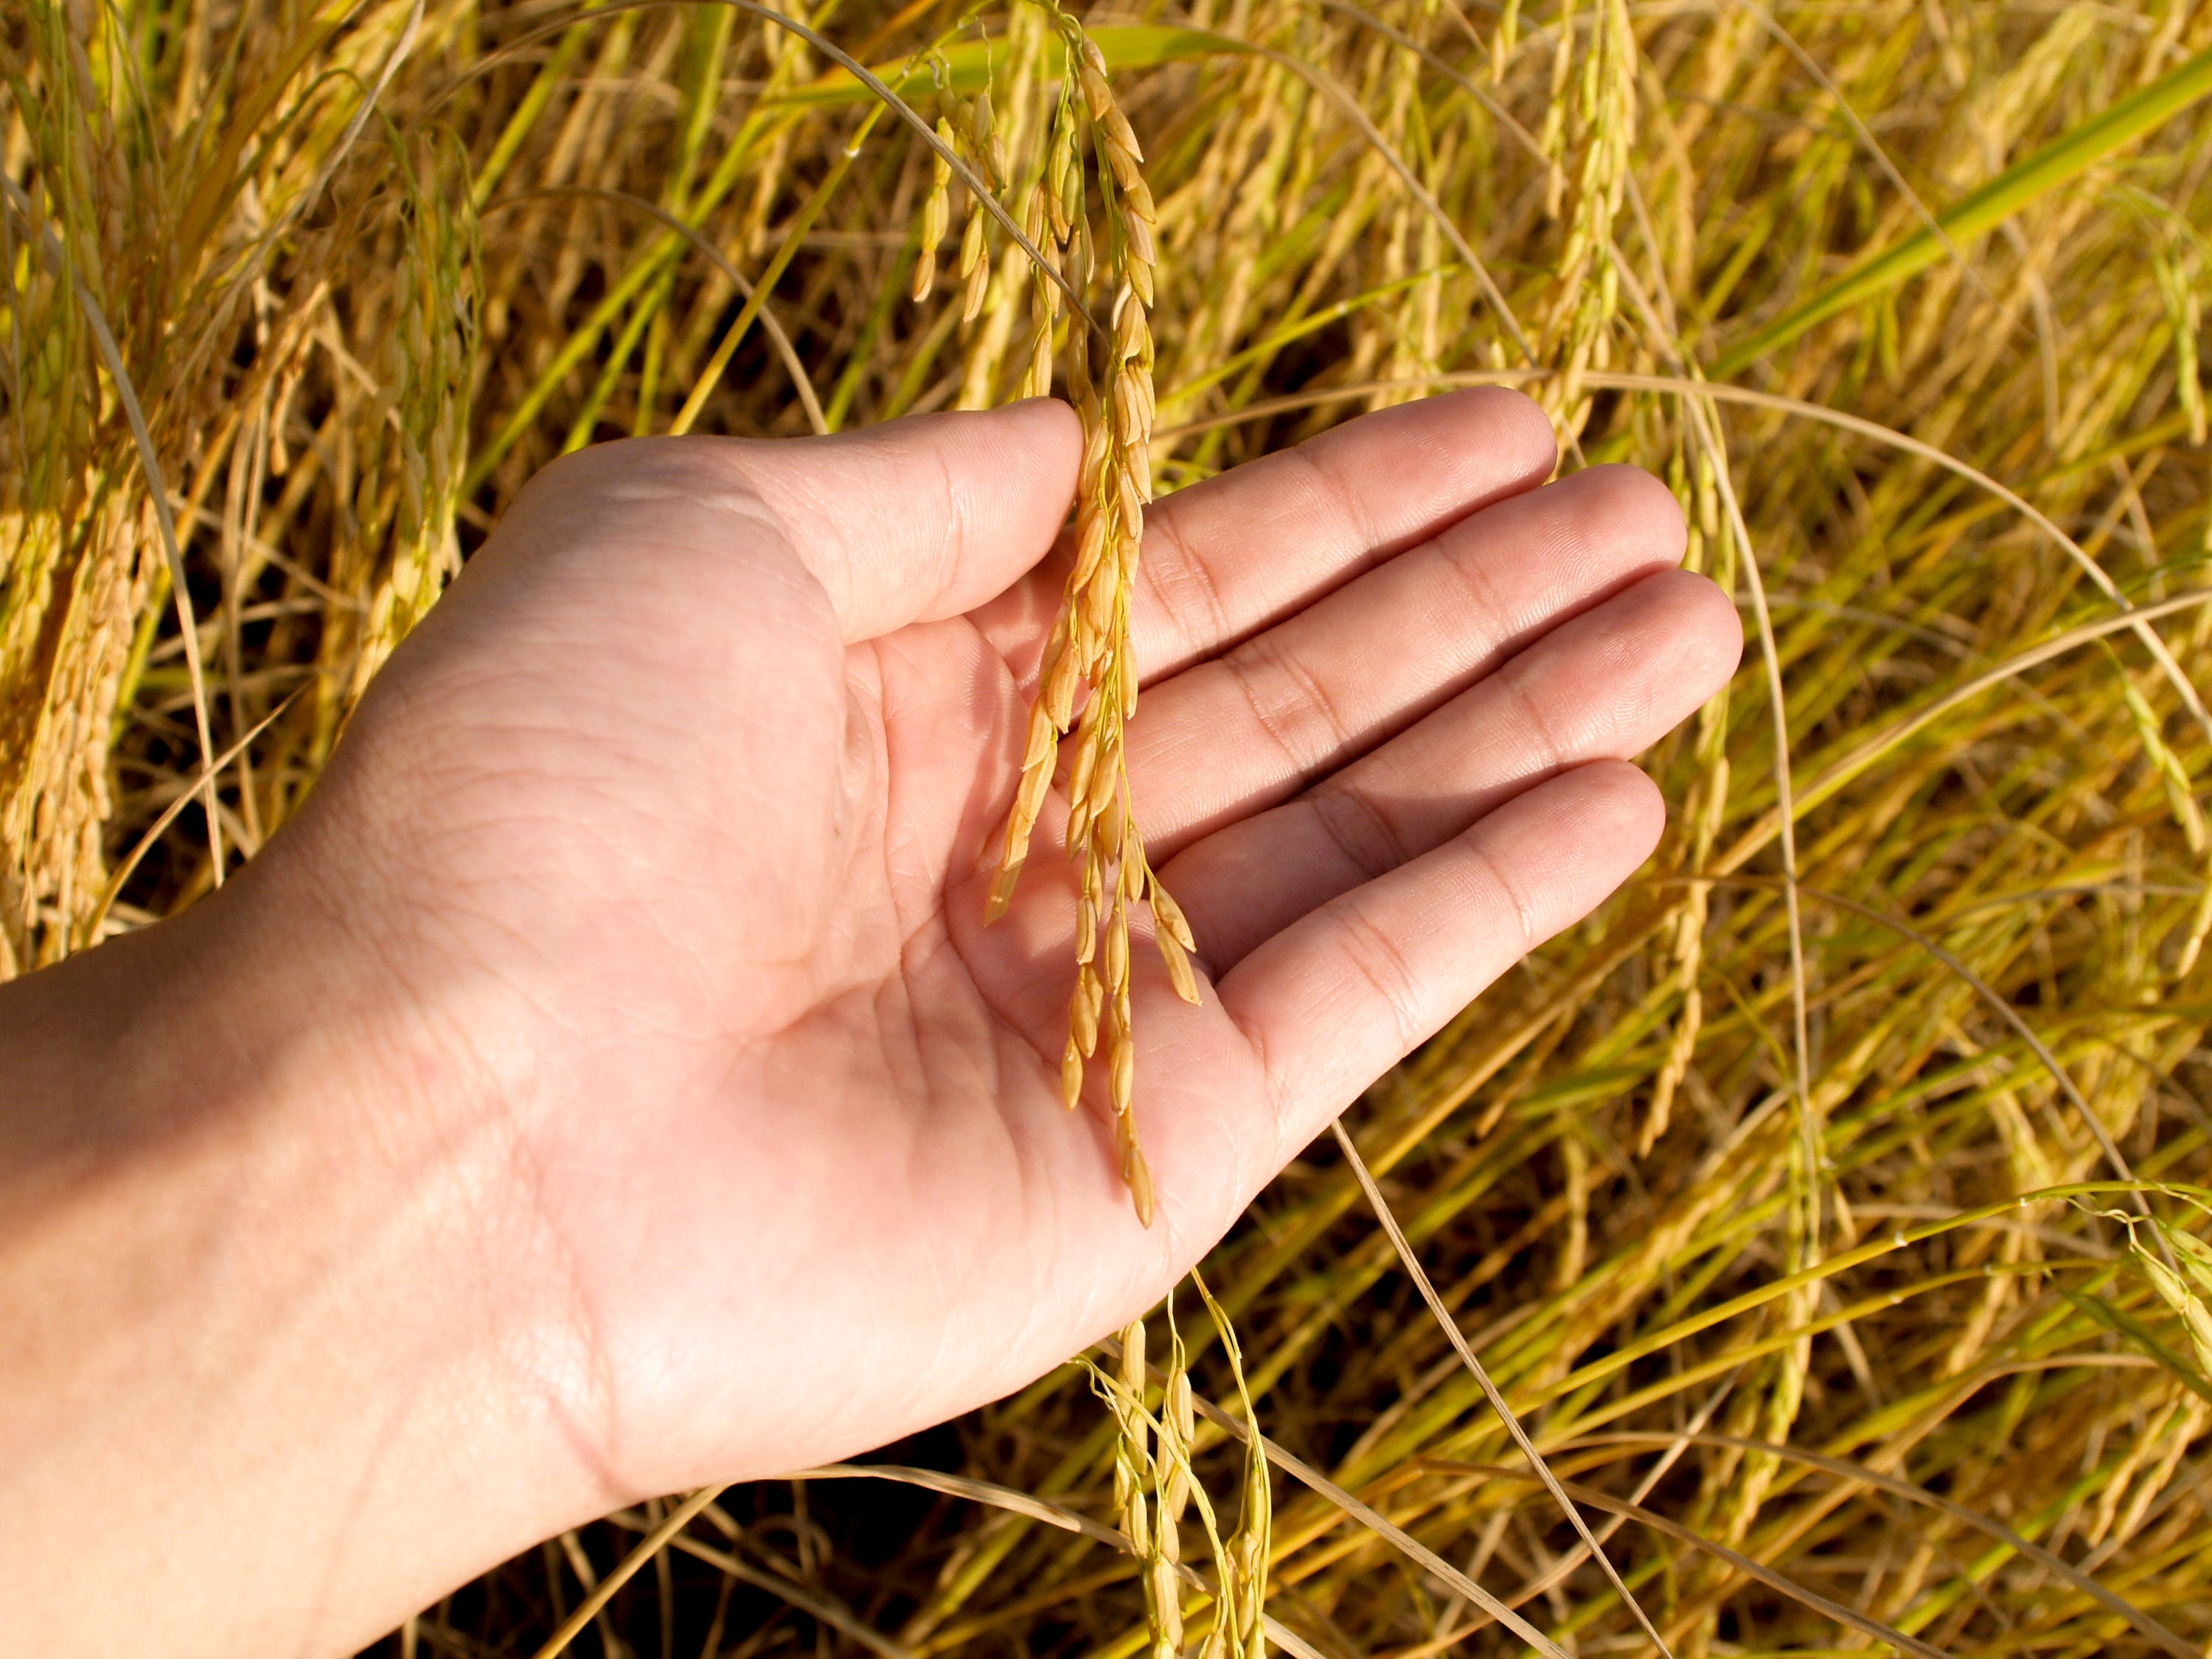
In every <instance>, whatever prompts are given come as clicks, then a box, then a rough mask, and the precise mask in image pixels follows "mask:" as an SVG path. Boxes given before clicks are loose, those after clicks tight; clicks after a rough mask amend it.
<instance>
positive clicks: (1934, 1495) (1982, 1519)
mask: <svg viewBox="0 0 2212 1659" xmlns="http://www.w3.org/2000/svg"><path fill="white" fill-rule="evenodd" d="M1677 1438H1678V1437H1675V1436H1670V1435H1658V1434H1635V1433H1628V1434H1625V1433H1609V1434H1600V1435H1592V1436H1590V1437H1589V1438H1588V1439H1587V1440H1583V1441H1578V1442H1577V1444H1578V1445H1624V1446H1626V1445H1665V1446H1672V1445H1674V1443H1676V1440H1677ZM1680 1438H1686V1439H1689V1440H1692V1441H1694V1442H1696V1443H1699V1444H1700V1445H1711V1446H1721V1447H1725V1448H1727V1449H1730V1450H1734V1451H1756V1452H1764V1453H1766V1454H1768V1455H1771V1456H1774V1457H1778V1458H1783V1459H1785V1460H1787V1461H1788V1462H1792V1463H1802V1464H1803V1465H1804V1466H1805V1467H1806V1468H1814V1469H1819V1470H1820V1471H1821V1472H1823V1473H1824V1474H1832V1475H1834V1476H1835V1477H1836V1478H1837V1479H1838V1480H1848V1481H1850V1482H1852V1483H1854V1484H1856V1485H1862V1486H1872V1487H1874V1488H1875V1489H1876V1490H1877V1491H1881V1492H1887V1493H1889V1494H1890V1495H1891V1496H1892V1497H1893V1498H1904V1499H1905V1501H1906V1502H1908V1503H1912V1504H1924V1505H1925V1506H1927V1507H1928V1508H1929V1509H1936V1510H1942V1511H1943V1513H1944V1514H1946V1515H1948V1516H1951V1517H1952V1518H1953V1519H1954V1520H1956V1521H1960V1522H1964V1523H1965V1524H1966V1525H1967V1526H1970V1527H1972V1528H1974V1529H1975V1530H1976V1531H1977V1532H1982V1533H1986V1534H1989V1536H1990V1537H1991V1538H1994V1539H1996V1541H1998V1542H1999V1543H2001V1544H2002V1545H2004V1547H2006V1548H2008V1549H2010V1550H2015V1551H2017V1552H2018V1553H2020V1554H2021V1555H2022V1556H2025V1557H2026V1558H2027V1559H2028V1560H2031V1561H2033V1562H2034V1563H2035V1565H2037V1566H2039V1567H2041V1568H2042V1569H2043V1570H2044V1571H2045V1572H2048V1573H2050V1574H2051V1575H2053V1576H2054V1577H2058V1578H2063V1579H2064V1580H2065V1581H2066V1583H2069V1584H2070V1585H2071V1586H2073V1588H2074V1589H2077V1590H2079V1591H2081V1594H2082V1595H2086V1596H2087V1597H2089V1599H2090V1600H2092V1601H2095V1602H2096V1603H2097V1604H2098V1605H2099V1606H2100V1607H2104V1608H2106V1610H2108V1611H2110V1612H2112V1613H2118V1614H2119V1616H2120V1617H2121V1618H2123V1619H2124V1620H2127V1621H2128V1623H2129V1624H2130V1625H2132V1626H2135V1628H2136V1630H2137V1631H2139V1632H2142V1634H2143V1635H2144V1636H2146V1637H2148V1638H2149V1639H2150V1640H2151V1641H2152V1642H2154V1643H2155V1644H2157V1645H2158V1646H2159V1647H2160V1648H2163V1649H2164V1650H2166V1652H2168V1653H2170V1654H2172V1656H2174V1659H2203V1656H2202V1654H2201V1653H2200V1652H2199V1651H2198V1650H2197V1649H2196V1648H2193V1647H2191V1645H2190V1644H2188V1643H2186V1642H2185V1641H2183V1640H2182V1639H2181V1638H2180V1637H2179V1636H2177V1635H2175V1634H2174V1632H2172V1631H2170V1630H2168V1629H2167V1628H2166V1626H2164V1625H2162V1624H2160V1622H2159V1621H2158V1620H2155V1619H2154V1618H2152V1617H2151V1616H2150V1614H2148V1613H2145V1612H2144V1611H2143V1610H2142V1608H2141V1607H2136V1605H2135V1604H2134V1603H2133V1602H2131V1601H2128V1600H2127V1599H2126V1598H2124V1597H2123V1596H2119V1595H2114V1594H2113V1593H2112V1591H2111V1590H2109V1589H2106V1587H2105V1586H2104V1585H2102V1584H2100V1583H2098V1582H2097V1581H2096V1580H2095V1579H2094V1578H2092V1577H2089V1575H2088V1574H2087V1573H2085V1572H2083V1571H2080V1570H2079V1569H2078V1568H2076V1567H2074V1566H2071V1565H2069V1564H2068V1563H2066V1562H2065V1561H2063V1560H2062V1559H2059V1558H2058V1557H2057V1556H2056V1555H2053V1554H2052V1553H2051V1552H2050V1551H2049V1550H2047V1549H2045V1548H2044V1547H2042V1546H2041V1545H2039V1544H2037V1543H2035V1542H2034V1541H2032V1540H2030V1539H2027V1538H2023V1537H2022V1536H2021V1534H2019V1533H2017V1532H2015V1531H2014V1530H2013V1529H2012V1528H2010V1527H2008V1526H2007V1525H2005V1523H2004V1522H2002V1521H1999V1520H1997V1519H1996V1518H1995V1517H1994V1516H1987V1515H1984V1514H1983V1513H1981V1511H1979V1510H1973V1509H1970V1508H1968V1507H1967V1506H1966V1504H1957V1503H1954V1502H1953V1501H1952V1500H1951V1499H1949V1498H1946V1497H1944V1496H1943V1494H1942V1493H1941V1492H1929V1490H1928V1489H1927V1488H1926V1487H1924V1486H1914V1485H1913V1484H1912V1483H1911V1481H1909V1480H1899V1479H1898V1478H1897V1477H1896V1476H1895V1475H1893V1474H1883V1473H1882V1472H1881V1470H1880V1469H1870V1468H1868V1467H1867V1466H1866V1465H1865V1464H1863V1463H1854V1462H1850V1460H1849V1459H1847V1458H1842V1457H1828V1456H1825V1455H1822V1454H1821V1453H1819V1452H1814V1451H1807V1450H1806V1449H1804V1448H1802V1447H1801V1446H1778V1445H1775V1444H1772V1443H1770V1442H1766V1441H1760V1440H1745V1439H1741V1438H1740V1437H1737V1436H1735V1435H1726V1434H1712V1433H1707V1432H1705V1431H1689V1432H1687V1433H1686V1434H1685V1435H1684V1436H1682V1437H1680ZM1885 1639H1886V1638H1885Z"/></svg>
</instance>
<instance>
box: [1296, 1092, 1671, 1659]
mask: <svg viewBox="0 0 2212 1659" xmlns="http://www.w3.org/2000/svg"><path fill="white" fill-rule="evenodd" d="M1328 1127H1329V1133H1331V1134H1333V1135H1334V1136H1335V1138H1336V1144H1337V1146H1338V1149H1339V1150H1340V1151H1341V1152H1343V1154H1344V1158H1345V1162H1346V1164H1349V1165H1350V1166H1351V1168H1352V1174H1353V1176H1356V1177H1357V1178H1358V1182H1359V1189H1360V1191H1362V1192H1363V1193H1364V1194H1366V1195H1367V1202H1368V1205H1369V1206H1370V1207H1371V1208H1372V1209H1373V1210H1374V1212H1375V1218H1376V1221H1377V1222H1379V1223H1381V1224H1382V1227H1383V1232H1384V1233H1385V1234H1387V1235H1388V1236H1389V1240H1390V1248H1391V1249H1393V1250H1395V1251H1396V1252H1397V1255H1398V1260H1399V1261H1400V1262H1401V1264H1403V1266H1404V1267H1405V1269H1406V1273H1407V1277H1408V1278H1410V1279H1412V1280H1413V1287H1414V1289H1416V1290H1418V1291H1420V1293H1421V1300H1422V1301H1423V1302H1425V1303H1426V1304H1428V1309H1429V1312H1430V1313H1431V1314H1432V1315H1433V1316H1435V1317H1436V1321H1437V1324H1438V1325H1439V1326H1441V1327H1442V1328H1443V1332H1444V1334H1445V1336H1446V1338H1447V1339H1448V1340H1449V1341H1450V1343H1451V1345H1452V1352H1455V1353H1456V1354H1457V1355H1458V1356H1459V1358H1460V1363H1461V1364H1463V1365H1465V1366H1466V1367H1467V1369H1468V1374H1469V1375H1470V1376H1473V1377H1474V1380H1475V1383H1477V1385H1478V1386H1480V1389H1482V1395H1483V1398H1484V1399H1486V1400H1487V1401H1489V1402H1490V1408H1491V1410H1492V1411H1494V1412H1496V1413H1498V1421H1499V1422H1501V1423H1503V1424H1504V1425H1505V1428H1506V1431H1507V1432H1508V1433H1510V1435H1511V1436H1512V1437H1513V1443H1514V1444H1515V1445H1516V1446H1518V1447H1519V1448H1520V1449H1521V1455H1522V1456H1523V1457H1525V1458H1527V1459H1528V1467H1529V1468H1530V1469H1531V1470H1533V1471H1534V1475H1535V1478H1536V1480H1538V1481H1539V1482H1541V1485H1542V1486H1543V1488H1544V1490H1545V1491H1547V1492H1549V1493H1551V1495H1552V1497H1553V1499H1554V1500H1555V1501H1556V1502H1557V1503H1558V1504H1559V1508H1560V1509H1561V1510H1563V1511H1564V1512H1565V1515H1566V1516H1567V1519H1568V1521H1569V1522H1571V1524H1572V1525H1573V1527H1574V1529H1575V1533H1576V1534H1577V1536H1578V1537H1579V1538H1581V1540H1582V1541H1583V1548H1584V1549H1586V1550H1588V1551H1589V1553H1590V1558H1591V1559H1593V1560H1595V1562H1596V1563H1597V1564H1598V1566H1599V1568H1600V1570H1601V1571H1603V1572H1604V1574H1605V1577H1606V1581H1607V1583H1610V1584H1611V1585H1612V1586H1613V1593H1614V1594H1615V1595H1619V1596H1620V1599H1621V1600H1622V1601H1624V1602H1626V1603H1627V1605H1628V1607H1629V1608H1630V1610H1631V1611H1632V1612H1633V1613H1635V1615H1636V1621H1637V1623H1638V1624H1639V1625H1641V1626H1643V1627H1644V1634H1645V1635H1647V1636H1649V1637H1650V1638H1651V1640H1652V1642H1653V1644H1655V1645H1656V1646H1657V1648H1658V1650H1659V1651H1660V1652H1661V1653H1662V1654H1668V1655H1669V1656H1671V1654H1672V1651H1673V1650H1671V1649H1670V1648H1668V1645H1667V1638H1665V1637H1663V1636H1662V1635H1660V1633H1659V1628H1658V1626H1656V1625H1654V1624H1653V1623H1652V1622H1651V1620H1650V1618H1649V1617H1648V1616H1647V1615H1646V1614H1645V1613H1644V1607H1643V1604H1642V1603H1641V1602H1639V1601H1637V1599H1636V1596H1635V1595H1634V1593H1633V1592H1632V1591H1631V1590H1630V1589H1629V1588H1628V1586H1627V1585H1626V1583H1623V1582H1622V1580H1621V1577H1620V1571H1619V1570H1618V1569H1617V1568H1615V1567H1614V1566H1613V1562H1612V1560H1611V1559H1610V1558H1609V1557H1607V1554H1606V1553H1605V1550H1604V1548H1603V1547H1602V1546H1601V1545H1600V1544H1599V1542H1598V1541H1597V1539H1596V1538H1595V1536H1593V1535H1592V1534H1591V1532H1590V1529H1589V1523H1588V1522H1585V1521H1584V1520H1583V1517H1582V1511H1581V1510H1577V1508H1576V1507H1575V1505H1574V1502H1573V1500H1572V1499H1571V1498H1569V1497H1568V1496H1567V1490H1566V1488H1565V1486H1562V1485H1561V1484H1560V1482H1559V1478H1558V1477H1557V1476H1556V1475H1554V1474H1553V1473H1552V1468H1551V1465H1550V1464H1548V1463H1547V1462H1545V1461H1544V1455H1543V1454H1542V1453H1541V1452H1540V1451H1538V1450H1537V1449H1536V1443H1535V1442H1534V1441H1533V1440H1531V1439H1530V1438H1529V1437H1528V1431H1527V1430H1526V1429H1524V1428H1522V1426H1521V1419H1520V1418H1519V1417H1518V1416H1516V1415H1515V1413H1514V1410H1513V1407H1512V1406H1511V1405H1510V1404H1509V1403H1508V1402H1507V1401H1506V1398H1505V1396H1504V1395H1503V1394H1501V1393H1499V1392H1498V1384H1497V1383H1493V1382H1492V1381H1491V1380H1490V1373H1489V1372H1488V1371H1486V1370H1484V1369H1483V1366H1482V1361H1481V1360H1480V1359H1478V1358H1476V1357H1475V1352H1474V1348H1472V1347H1471V1346H1468V1340H1467V1335H1466V1333H1464V1332H1463V1331H1462V1330H1461V1329H1460V1328H1459V1322H1458V1321H1457V1320H1455V1319H1454V1318H1453V1317H1452V1316H1451V1310H1449V1309H1448V1308H1447V1307H1445V1306H1444V1304H1443V1297H1440V1296H1438V1295H1437V1287H1436V1286H1435V1285H1432V1284H1431V1283H1430V1282H1429V1276H1428V1274H1427V1273H1425V1272H1424V1271H1423V1270H1422V1267H1421V1263H1420V1258H1419V1256H1417V1255H1414V1254H1413V1246H1412V1245H1411V1244H1409V1243H1407V1242H1406V1235H1405V1232H1404V1231H1403V1230H1401V1228H1400V1227H1399V1225H1398V1218H1397V1217H1396V1216H1395V1215H1393V1214H1392V1213H1391V1212H1390V1206H1389V1201H1388V1200H1386V1199H1384V1198H1383V1189H1382V1188H1380V1187H1378V1186H1376V1184H1375V1177H1374V1176H1373V1175H1372V1174H1371V1173H1370V1171H1369V1170H1368V1168H1367V1162H1366V1160H1365V1159H1364V1158H1361V1157H1360V1156H1359V1148H1358V1147H1357V1146H1354V1145H1353V1144H1352V1137H1351V1136H1350V1135H1349V1134H1347V1133H1346V1132H1345V1127H1344V1124H1343V1122H1342V1121H1333V1122H1332V1123H1330V1125H1329V1126H1328Z"/></svg>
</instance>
